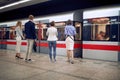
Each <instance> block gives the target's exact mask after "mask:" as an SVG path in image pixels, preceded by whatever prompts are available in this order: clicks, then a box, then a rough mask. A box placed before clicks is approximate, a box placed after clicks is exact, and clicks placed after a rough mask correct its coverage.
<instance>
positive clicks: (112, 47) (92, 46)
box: [83, 44, 120, 51]
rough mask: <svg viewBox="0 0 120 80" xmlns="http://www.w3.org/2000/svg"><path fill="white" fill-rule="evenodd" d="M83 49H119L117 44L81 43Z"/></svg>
mask: <svg viewBox="0 0 120 80" xmlns="http://www.w3.org/2000/svg"><path fill="white" fill-rule="evenodd" d="M83 49H92V50H110V51H120V46H117V45H99V44H83Z"/></svg>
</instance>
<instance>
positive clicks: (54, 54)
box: [53, 41, 56, 61]
mask: <svg viewBox="0 0 120 80" xmlns="http://www.w3.org/2000/svg"><path fill="white" fill-rule="evenodd" d="M53 52H54V53H53V57H54V60H55V61H56V41H54V42H53Z"/></svg>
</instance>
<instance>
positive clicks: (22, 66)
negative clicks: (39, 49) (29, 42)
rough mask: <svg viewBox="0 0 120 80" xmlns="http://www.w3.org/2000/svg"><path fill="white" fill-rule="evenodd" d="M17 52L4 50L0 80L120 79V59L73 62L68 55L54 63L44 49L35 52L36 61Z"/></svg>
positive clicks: (1, 51)
mask: <svg viewBox="0 0 120 80" xmlns="http://www.w3.org/2000/svg"><path fill="white" fill-rule="evenodd" d="M14 56H15V52H14V51H11V50H0V80H120V62H108V61H100V60H89V59H75V64H69V63H68V62H66V57H63V56H57V62H56V63H51V62H50V61H49V58H48V55H47V54H42V53H33V54H32V57H33V59H34V60H35V61H33V62H25V61H24V60H18V59H15V57H14ZM22 56H23V57H24V56H25V53H24V52H23V53H22Z"/></svg>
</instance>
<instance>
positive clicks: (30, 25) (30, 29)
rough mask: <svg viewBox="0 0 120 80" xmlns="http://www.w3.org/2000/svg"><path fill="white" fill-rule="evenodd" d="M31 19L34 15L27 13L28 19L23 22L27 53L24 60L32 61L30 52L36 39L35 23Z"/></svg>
mask: <svg viewBox="0 0 120 80" xmlns="http://www.w3.org/2000/svg"><path fill="white" fill-rule="evenodd" d="M33 19H34V16H33V15H29V21H28V22H27V23H25V37H26V39H27V53H26V57H25V61H32V60H31V53H32V48H33V42H34V40H35V39H36V32H35V23H34V22H33Z"/></svg>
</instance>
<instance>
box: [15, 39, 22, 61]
mask: <svg viewBox="0 0 120 80" xmlns="http://www.w3.org/2000/svg"><path fill="white" fill-rule="evenodd" d="M16 40H17V41H16V57H17V58H20V59H23V58H21V55H20V46H21V37H17V38H16Z"/></svg>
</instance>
